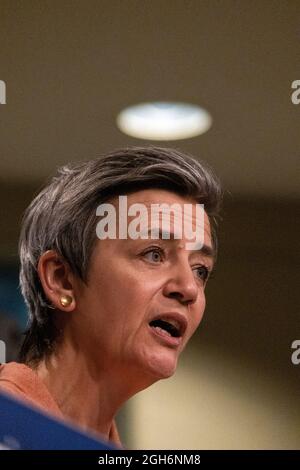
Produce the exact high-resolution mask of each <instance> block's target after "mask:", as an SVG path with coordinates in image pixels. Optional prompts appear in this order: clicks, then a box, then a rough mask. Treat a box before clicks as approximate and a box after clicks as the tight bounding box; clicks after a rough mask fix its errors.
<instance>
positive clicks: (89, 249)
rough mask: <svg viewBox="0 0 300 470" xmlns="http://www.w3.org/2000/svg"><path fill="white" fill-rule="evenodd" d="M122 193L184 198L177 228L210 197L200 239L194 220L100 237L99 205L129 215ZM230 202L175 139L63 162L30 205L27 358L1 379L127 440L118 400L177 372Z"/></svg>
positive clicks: (24, 266) (148, 198)
mask: <svg viewBox="0 0 300 470" xmlns="http://www.w3.org/2000/svg"><path fill="white" fill-rule="evenodd" d="M121 195H122V196H126V201H127V206H128V207H131V208H133V207H135V208H136V207H137V206H136V204H139V207H140V206H141V205H143V207H145V208H146V210H148V209H149V211H150V209H151V208H152V207H154V206H155V207H157V205H158V204H161V203H164V204H166V205H168V207H173V208H175V211H173V212H171V213H170V214H171V225H172V224H173V225H172V227H173V228H174V227H175V225H176V224H175V219H176V213H179V212H180V211H181V209H184V208H185V205H186V204H190V206H191V207H192V212H191V213H190V222H191V226H192V227H193V228H194V229H196V228H197V227H198V225H197V224H198V219H197V217H196V214H197V211H196V207H197V205H199V204H203V205H204V219H203V222H204V224H203V225H202V228H203V240H202V242H203V243H202V244H201V249H200V250H199V249H197V250H196V249H187V242H188V241H190V239H189V240H187V236H186V234H185V232H182V235H181V237H180V238H176V236H175V234H174V232H173V233H170V234H169V235H170V236H169V238H168V239H166V237H164V235H163V234H162V232H160V236H159V238H158V237H154V238H155V239H152V238H153V237H152V238H151V237H150V238H145V237H131V238H130V237H124V233H123V235H122V236H113V237H107V238H105V236H104V237H102V239H100V238H99V236H98V235H97V234H98V232H97V224H98V223H99V217H98V215H97V214H99V209H97V208H99V204H100V205H101V204H108V203H109V204H111V205H112V206H113V207H114V208H115V211H116V214H117V215H119V216H120V211H121V209H120V206H118V197H119V196H121ZM220 202H221V189H220V185H219V182H218V180H217V179H216V177H215V176H214V175H213V173H212V171H211V170H210V169H209V168H208V167H207V166H206V165H205V164H204V163H203V162H199V161H197V160H195V159H193V158H192V157H190V156H188V155H184V154H182V153H180V152H179V151H177V150H173V149H167V148H159V147H132V148H125V149H119V150H116V151H114V152H111V153H109V154H107V155H105V156H103V157H101V158H98V159H96V160H91V161H88V162H83V163H77V164H72V165H71V164H70V165H67V166H65V167H63V168H61V169H60V170H59V171H58V173H57V175H56V176H54V177H53V178H52V180H51V181H50V183H49V184H48V185H47V186H46V187H45V188H44V189H43V190H42V191H41V192H40V193H39V194H38V196H37V197H36V198H35V199H34V200H33V201H32V203H31V204H30V206H29V207H28V209H27V210H26V212H25V215H24V219H23V225H22V231H21V236H20V244H19V248H20V260H21V272H20V284H21V289H22V294H23V296H24V299H25V301H26V304H27V306H28V311H29V325H28V329H27V331H26V333H25V339H24V342H23V345H22V349H21V355H20V359H21V363H20V364H16V363H10V364H6V365H2V366H1V367H0V390H6V391H10V392H12V393H14V394H17V395H18V396H19V397H23V398H24V399H26V400H27V401H29V402H30V403H32V404H34V405H36V406H39V407H41V408H43V409H44V410H46V411H48V412H50V413H53V414H55V415H56V416H59V417H60V418H64V419H68V420H71V421H72V422H75V423H77V424H79V425H80V426H81V427H83V428H84V429H86V430H89V431H95V432H96V433H99V434H100V435H101V437H102V438H104V439H106V440H109V441H111V442H113V443H115V444H120V439H119V436H118V432H117V428H116V424H115V415H116V413H117V411H118V410H119V409H120V407H121V406H122V405H123V404H124V403H125V402H126V401H127V400H128V399H129V398H130V397H131V396H133V395H134V394H135V393H137V392H139V391H140V390H143V389H145V388H146V387H149V386H150V385H151V384H153V383H154V382H156V381H157V380H159V379H164V378H167V377H170V376H171V375H172V374H173V373H174V372H175V370H176V366H177V361H178V358H179V355H180V353H181V352H182V351H183V349H184V347H185V346H186V344H187V342H188V341H189V339H190V338H191V336H192V335H193V333H194V332H195V330H196V329H197V327H198V325H199V323H200V321H201V319H202V316H203V313H204V309H205V294H204V290H205V285H206V283H207V280H208V277H209V274H210V272H211V270H212V269H213V266H214V263H215V258H216V250H217V239H216V216H217V215H218V211H219V206H220ZM103 207H104V206H103ZM105 207H107V206H105ZM166 207H167V206H166ZM176 211H177V212H176ZM149 213H150V212H149ZM132 214H133V212H131V214H130V212H128V213H127V214H126V217H125V218H126V219H127V220H125V222H126V223H131V222H132V221H133V218H132ZM122 217H123V220H122V219H121V217H117V218H116V219H115V220H116V221H117V222H116V223H117V224H118V227H117V230H116V232H118V234H119V235H120V225H121V224H123V222H124V214H123V215H122ZM176 223H177V219H176ZM123 228H124V227H123ZM148 228H149V227H148ZM151 228H153V227H150V229H151ZM156 228H157V227H156ZM151 233H152V232H151ZM126 234H128V232H126Z"/></svg>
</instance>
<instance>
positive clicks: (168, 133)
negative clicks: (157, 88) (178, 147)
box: [117, 101, 212, 140]
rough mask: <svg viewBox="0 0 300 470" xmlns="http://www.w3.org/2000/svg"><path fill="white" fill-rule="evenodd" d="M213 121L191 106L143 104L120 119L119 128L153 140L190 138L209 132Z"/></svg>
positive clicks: (206, 113)
mask: <svg viewBox="0 0 300 470" xmlns="http://www.w3.org/2000/svg"><path fill="white" fill-rule="evenodd" d="M211 124H212V118H211V116H210V114H209V113H208V112H207V111H205V109H203V108H200V107H199V106H195V105H191V104H187V103H175V102H164V101H162V102H153V103H141V104H138V105H135V106H130V107H129V108H126V109H124V110H123V111H121V112H120V113H119V115H118V116H117V125H118V127H119V129H120V130H121V131H122V132H124V133H125V134H127V135H130V136H132V137H137V138H139V139H149V140H178V139H188V138H190V137H195V136H197V135H200V134H203V133H204V132H206V131H207V130H208V129H209V128H210V126H211Z"/></svg>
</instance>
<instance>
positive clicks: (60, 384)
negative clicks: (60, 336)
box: [35, 343, 154, 445]
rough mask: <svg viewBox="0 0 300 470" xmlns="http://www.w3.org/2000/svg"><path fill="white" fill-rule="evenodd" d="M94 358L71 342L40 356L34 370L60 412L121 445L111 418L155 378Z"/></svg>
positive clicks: (88, 429) (86, 428)
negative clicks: (47, 355)
mask: <svg viewBox="0 0 300 470" xmlns="http://www.w3.org/2000/svg"><path fill="white" fill-rule="evenodd" d="M107 364H109V362H108V361H107V360H105V359H104V358H103V359H102V364H99V358H98V361H97V362H96V361H95V360H94V359H91V358H90V357H88V356H87V355H84V354H82V353H81V352H80V351H78V350H75V349H74V348H72V347H71V346H70V344H66V343H64V344H61V345H60V347H59V349H58V350H57V352H56V353H54V354H53V355H52V356H51V357H49V358H47V359H44V360H42V361H41V362H40V363H39V364H38V366H37V368H36V369H35V372H36V373H37V375H38V376H39V377H40V378H41V380H42V381H43V382H44V384H45V385H46V386H47V388H48V390H49V392H50V393H51V395H52V396H53V398H54V400H55V401H56V403H57V405H58V406H59V408H60V410H61V412H62V414H63V415H64V416H65V417H66V418H69V419H70V420H71V421H73V422H75V423H76V424H78V425H80V426H81V427H82V428H83V429H85V430H87V431H92V432H96V433H100V434H101V437H102V438H104V439H106V440H111V441H112V442H114V443H115V444H119V445H120V441H119V438H118V435H117V431H116V427H115V423H114V418H115V415H116V413H117V412H118V410H119V409H120V407H121V406H122V405H123V404H124V403H125V402H126V401H127V400H128V399H129V398H130V397H131V396H133V395H134V394H135V393H137V392H138V391H140V390H142V389H144V388H146V387H147V386H149V385H151V383H153V381H154V380H151V379H149V378H147V379H145V378H140V380H137V375H136V373H134V372H132V373H130V371H129V369H128V368H127V369H126V370H124V365H123V367H122V365H121V364H120V365H119V367H118V366H116V365H114V367H108V366H107Z"/></svg>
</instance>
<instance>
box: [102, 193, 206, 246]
mask: <svg viewBox="0 0 300 470" xmlns="http://www.w3.org/2000/svg"><path fill="white" fill-rule="evenodd" d="M110 202H111V204H112V205H113V207H114V210H115V214H113V215H114V217H115V222H116V230H115V232H116V235H117V234H119V235H120V234H121V236H120V238H126V237H127V236H126V234H127V235H128V236H129V238H133V239H136V238H142V239H146V238H153V239H158V238H162V239H182V240H184V239H186V238H187V239H188V240H189V241H190V242H195V243H196V245H195V248H192V247H193V245H191V244H190V245H189V246H190V248H189V249H200V248H201V246H202V245H203V244H204V243H205V244H208V245H210V244H211V231H210V222H209V218H208V216H207V214H206V211H205V207H204V205H203V204H199V203H197V202H196V201H195V200H193V199H191V198H188V197H184V196H181V195H178V194H176V193H173V192H171V191H166V190H158V189H147V190H141V191H137V192H134V193H131V194H127V195H119V196H116V197H114V198H113V199H111V201H110ZM137 229H138V230H137ZM116 238H118V236H116Z"/></svg>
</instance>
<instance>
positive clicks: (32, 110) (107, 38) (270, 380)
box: [0, 0, 300, 449]
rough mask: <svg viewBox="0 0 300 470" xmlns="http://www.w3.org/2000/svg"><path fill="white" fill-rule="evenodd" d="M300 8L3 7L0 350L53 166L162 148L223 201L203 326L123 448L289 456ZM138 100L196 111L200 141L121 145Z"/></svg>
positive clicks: (136, 402)
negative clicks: (26, 239)
mask: <svg viewBox="0 0 300 470" xmlns="http://www.w3.org/2000/svg"><path fill="white" fill-rule="evenodd" d="M299 21H300V3H299V1H293V0H289V1H285V2H283V1H272V0H268V1H266V0H256V1H254V0H252V1H249V0H247V1H242V0H240V1H233V0H223V1H215V0H209V1H208V0H207V1H201V0H192V1H186V0H185V1H183V0H181V1H178V0H160V1H158V0H152V1H151V2H148V1H146V0H139V1H136V0H123V1H118V0H110V1H107V0H99V1H91V0H88V1H82V0H80V1H75V0H73V1H66V0H63V1H59V2H58V1H45V0H43V1H26V2H23V1H15V0H10V1H6V0H1V19H0V79H1V80H3V81H4V82H5V84H6V104H5V105H0V122H1V125H0V156H1V160H0V196H1V209H0V210H1V214H0V216H1V232H0V246H1V248H0V312H1V313H0V340H2V341H5V342H6V346H7V361H9V360H14V359H15V358H16V355H17V350H18V344H19V342H20V335H21V332H22V330H23V329H24V327H25V325H26V309H25V307H24V304H23V301H22V298H21V296H20V292H19V289H18V269H19V265H18V254H17V243H18V236H19V230H20V221H21V217H22V213H23V211H24V209H25V207H26V206H27V205H28V204H29V202H30V201H31V199H32V198H33V196H34V195H35V194H36V193H37V192H38V191H39V189H40V188H41V186H42V185H43V183H44V182H45V180H46V179H47V178H48V177H49V176H50V175H52V174H53V173H54V172H55V170H56V168H57V167H58V166H60V165H62V164H64V163H66V162H69V161H73V160H83V159H90V158H93V157H96V156H98V155H99V154H102V153H104V152H106V151H109V150H112V149H114V148H116V147H120V146H125V145H126V146H127V145H144V144H149V143H151V144H157V145H165V146H169V147H175V148H178V149H181V150H183V151H187V152H190V153H192V154H193V155H195V156H196V157H199V158H202V159H204V160H206V161H207V162H208V163H209V164H210V165H211V166H212V167H213V168H214V169H215V170H216V172H217V174H218V175H219V177H220V178H221V180H222V183H223V186H224V189H225V200H224V209H223V214H222V216H223V220H222V222H221V223H220V253H219V259H218V263H217V266H216V273H215V276H214V278H213V279H212V280H211V281H210V282H209V283H208V286H207V309H206V314H205V317H204V320H203V322H202V323H201V325H200V328H199V330H198V332H197V333H196V335H195V336H194V338H193V340H192V341H191V344H190V345H189V346H188V348H187V349H186V351H185V353H184V354H183V356H182V358H181V362H180V365H179V368H178V371H177V373H176V374H175V376H174V377H173V378H171V379H169V380H166V381H162V382H159V383H157V384H155V385H154V386H152V387H151V388H149V389H148V390H146V391H144V392H142V393H140V394H138V395H137V396H136V397H134V398H132V399H131V400H130V402H129V403H128V404H127V405H126V407H125V408H124V409H123V410H122V411H121V413H120V416H119V418H118V419H119V422H120V427H121V434H122V437H123V441H124V443H125V445H126V446H127V447H131V448H145V449H146V448H161V449H166V448H171V449H176V448H180V449H188V448H194V449H245V448H248V449H264V448H267V449H275V448H281V449H291V448H298V449H299V448H300V393H299V389H300V364H299V365H296V364H293V363H292V361H291V355H292V352H293V350H292V349H291V344H292V342H293V341H294V340H295V339H300V321H299V300H298V289H299V276H298V272H299V249H298V238H299V236H298V233H299V232H298V230H297V229H298V228H299V208H300V203H299V195H300V187H299V166H300V165H299V156H300V155H299V154H300V152H299V144H300V135H299V134H300V132H299V122H300V105H298V106H297V105H295V104H293V103H292V100H291V94H292V89H291V84H292V82H293V81H294V80H297V79H300V72H299V63H300V41H299ZM148 101H181V102H187V103H192V104H197V105H200V106H203V107H204V108H205V109H207V110H208V111H209V112H210V114H211V116H212V118H213V124H212V127H211V129H210V130H209V131H208V132H206V133H205V134H203V135H200V136H198V137H193V138H190V139H184V140H177V141H175V142H173V141H167V142H166V141H164V142H159V141H158V142H153V141H149V140H146V139H145V140H141V139H136V138H133V137H129V136H126V135H125V134H123V133H122V132H121V131H120V130H119V129H118V128H117V125H116V116H117V114H118V113H119V112H120V111H121V110H122V109H123V108H124V107H126V106H129V105H133V104H137V103H140V102H148Z"/></svg>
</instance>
